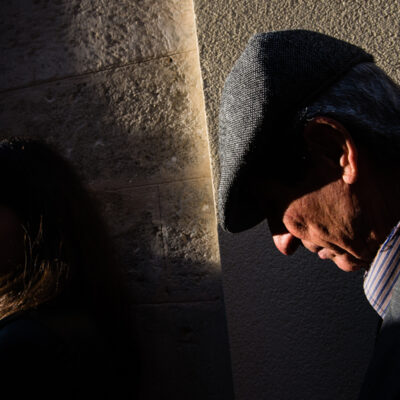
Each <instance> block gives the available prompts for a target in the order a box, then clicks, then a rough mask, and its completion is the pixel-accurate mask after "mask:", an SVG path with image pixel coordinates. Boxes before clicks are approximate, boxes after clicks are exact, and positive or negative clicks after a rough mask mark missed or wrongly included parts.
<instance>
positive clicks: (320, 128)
mask: <svg viewBox="0 0 400 400" xmlns="http://www.w3.org/2000/svg"><path fill="white" fill-rule="evenodd" d="M303 134H304V139H305V142H306V145H307V148H308V150H309V152H310V155H311V156H312V157H313V156H318V157H322V158H324V159H325V160H326V161H327V162H328V163H329V164H330V165H331V166H332V167H334V168H340V169H341V175H342V179H343V181H344V182H345V183H347V184H352V183H354V182H355V181H356V180H357V177H358V159H357V149H356V146H355V144H354V141H353V139H352V138H351V136H350V134H349V132H348V131H347V129H346V128H345V127H344V126H343V125H342V124H341V123H340V122H338V121H336V120H335V119H333V118H330V117H322V116H321V117H315V118H313V119H312V120H310V121H308V122H307V123H306V125H305V127H304V132H303Z"/></svg>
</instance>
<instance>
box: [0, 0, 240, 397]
mask: <svg viewBox="0 0 400 400" xmlns="http://www.w3.org/2000/svg"><path fill="white" fill-rule="evenodd" d="M124 4H125V5H126V3H124ZM129 4H131V3H129ZM132 4H133V5H130V6H129V7H136V6H135V5H134V4H136V3H135V2H132ZM91 7H92V8H93V9H91ZM119 7H120V5H119V3H118V5H117V3H115V4H114V2H111V3H110V5H106V6H105V5H104V4H103V5H102V4H100V3H98V4H97V5H94V6H92V5H90V4H89V2H85V1H84V2H76V1H71V2H69V1H65V2H63V1H61V2H54V3H53V2H48V1H44V0H43V1H40V0H31V1H24V2H22V1H15V2H14V1H5V2H2V4H1V6H0V11H1V14H2V15H3V17H4V20H5V21H6V23H5V24H1V27H0V44H1V48H2V49H3V54H2V59H3V60H7V63H4V64H3V65H2V67H1V72H2V74H1V75H2V79H1V80H0V121H1V134H4V135H7V136H39V137H42V138H43V139H45V140H46V141H48V142H50V143H52V144H54V145H55V147H56V148H58V149H59V150H60V152H61V153H62V154H63V155H64V156H66V157H67V158H68V159H69V160H70V161H71V162H72V163H73V165H74V166H75V168H76V169H77V171H78V172H79V174H80V175H81V177H82V178H83V179H84V181H85V182H86V183H87V184H88V185H89V187H90V188H91V189H92V190H93V191H94V192H95V194H96V196H97V197H98V199H99V200H100V202H101V205H102V208H103V212H104V215H105V217H106V219H107V221H108V224H109V226H110V231H111V234H112V236H113V238H114V241H115V243H116V246H117V249H118V252H119V254H120V257H121V261H122V264H123V267H124V268H125V270H126V276H127V278H126V283H127V285H129V287H130V288H131V293H132V323H133V324H134V330H135V332H136V338H135V341H136V342H137V344H136V351H137V353H136V354H133V355H132V363H133V364H134V363H136V362H137V360H139V364H140V370H141V374H140V377H139V380H140V381H141V389H140V390H141V392H142V393H141V397H142V398H145V399H156V398H174V399H176V400H178V399H188V398H190V399H197V398H198V399H201V400H204V399H208V398H210V399H232V398H233V394H232V382H231V372H230V362H229V359H230V357H229V350H228V338H227V332H226V321H225V313H224V307H223V301H222V291H221V286H220V285H221V284H220V268H219V256H218V244H217V237H216V235H217V233H216V228H215V226H214V221H215V218H214V208H213V197H212V192H211V187H210V179H209V176H205V175H204V176H203V175H202V174H203V171H204V168H203V167H204V165H208V154H205V153H204V151H203V149H204V148H205V149H206V148H207V146H206V142H205V138H204V131H203V129H204V128H203V125H202V123H201V121H200V120H201V117H200V116H199V115H197V114H199V112H198V109H197V108H196V106H193V99H192V98H191V97H190V95H188V94H187V93H186V91H185V85H192V86H194V85H196V84H197V83H195V82H194V80H195V79H197V77H192V76H190V73H189V72H188V71H191V68H192V65H191V64H190V62H189V61H186V60H185V58H184V56H185V55H175V56H172V57H164V58H160V59H158V60H153V61H147V62H141V63H136V64H135V63H131V62H130V61H132V60H129V59H128V58H127V57H126V55H124V54H123V49H121V47H120V46H119V45H118V43H119V42H122V41H123V40H126V38H127V36H126V35H127V32H125V34H123V32H124V24H113V23H112V21H113V19H118V18H120V16H118V15H117V14H118V12H119V11H120V10H119ZM121 7H123V5H121ZM89 11H90V12H89ZM104 14H107V18H105V17H104ZM131 14H132V13H131ZM135 15H136V14H135ZM129 18H134V19H135V18H137V16H136V17H132V16H129ZM105 21H106V22H105ZM129 21H130V23H132V21H131V20H129ZM103 23H107V25H106V27H104V26H103V25H102V24H103ZM111 27H112V29H111ZM118 29H120V31H118ZM115 30H117V31H118V32H116V31H115ZM121 32H122V33H121ZM111 34H112V35H114V36H113V37H111V36H110V37H109V35H111ZM121 35H122V36H121ZM107 46H110V51H109V50H107V48H106V47H107ZM113 46H114V47H113ZM128 48H129V46H128ZM4 49H5V50H4ZM93 49H95V51H93ZM124 64H126V65H124ZM114 66H115V67H114ZM165 79H169V80H170V81H171V85H169V86H166V85H165V84H163V81H164V80H165ZM199 143H200V144H199ZM199 168H200V170H201V173H200V174H199V175H197V176H198V177H197V178H190V179H187V177H191V176H195V175H194V173H195V171H197V170H198V169H199ZM202 168H203V169H202ZM177 177H178V178H179V179H181V178H182V179H181V180H179V179H178V178H177Z"/></svg>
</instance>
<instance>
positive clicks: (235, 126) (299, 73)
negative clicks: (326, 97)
mask: <svg viewBox="0 0 400 400" xmlns="http://www.w3.org/2000/svg"><path fill="white" fill-rule="evenodd" d="M372 61H373V57H372V56H371V55H370V54H368V53H366V52H365V51H364V50H362V49H361V48H359V47H357V46H354V45H352V44H350V43H347V42H344V41H342V40H339V39H336V38H333V37H330V36H327V35H324V34H321V33H317V32H311V31H305V30H292V31H277V32H268V33H259V34H256V35H255V36H253V37H252V38H251V39H250V41H249V43H248V44H247V46H246V48H245V50H244V52H243V53H242V55H241V56H240V57H239V59H238V60H237V61H236V63H235V65H234V67H233V69H232V71H231V72H230V74H229V75H228V77H227V79H226V82H225V86H224V89H223V92H222V97H221V107H220V114H219V159H220V176H219V189H218V217H219V222H220V224H221V226H222V227H223V228H224V229H225V230H227V231H230V232H240V231H243V230H245V229H248V228H251V227H253V226H255V225H256V224H258V223H259V222H261V221H262V220H263V219H265V210H263V209H261V208H259V207H258V205H257V201H255V198H254V193H253V192H254V191H252V190H249V187H248V182H249V177H251V175H254V174H258V175H259V174H260V172H263V171H262V170H265V171H266V173H268V174H269V175H270V176H273V175H274V173H275V171H274V170H273V169H274V168H277V167H278V169H279V163H281V164H282V165H283V164H287V162H288V161H291V160H288V158H293V154H294V153H293V152H292V151H288V148H290V145H291V144H293V143H295V142H296V140H295V137H294V136H295V130H294V129H293V123H294V119H295V117H296V116H297V115H298V113H299V111H300V110H301V109H303V108H304V107H305V106H306V105H307V104H310V102H311V101H312V100H313V99H315V97H316V96H318V94H320V93H321V92H323V91H324V90H325V89H326V88H327V87H329V86H330V85H332V83H334V82H336V81H337V80H339V79H340V78H341V77H342V76H343V75H344V74H345V73H346V72H348V71H349V70H350V69H351V68H352V67H353V66H354V65H356V64H358V63H363V62H372ZM271 160H273V161H274V162H271ZM292 161H293V160H292Z"/></svg>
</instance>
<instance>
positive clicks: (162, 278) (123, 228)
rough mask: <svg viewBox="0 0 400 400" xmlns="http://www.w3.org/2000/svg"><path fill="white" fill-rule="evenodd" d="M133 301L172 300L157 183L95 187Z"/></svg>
mask: <svg viewBox="0 0 400 400" xmlns="http://www.w3.org/2000/svg"><path fill="white" fill-rule="evenodd" d="M95 195H96V197H97V198H98V200H99V202H100V205H101V210H102V212H103V215H104V216H105V218H106V220H107V222H108V226H109V230H110V233H111V236H112V239H113V242H114V246H115V249H116V252H117V259H118V261H119V262H120V263H121V267H122V268H123V270H124V274H125V278H126V280H125V282H126V284H127V285H128V287H129V291H130V294H131V301H132V302H133V303H151V302H162V301H167V300H168V295H167V293H166V290H165V288H166V267H165V256H164V246H163V238H162V231H161V222H160V206H159V191H158V187H157V186H146V187H136V188H120V189H107V188H95Z"/></svg>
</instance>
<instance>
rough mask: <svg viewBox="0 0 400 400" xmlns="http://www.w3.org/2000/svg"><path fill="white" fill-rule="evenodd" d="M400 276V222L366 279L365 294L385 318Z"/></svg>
mask: <svg viewBox="0 0 400 400" xmlns="http://www.w3.org/2000/svg"><path fill="white" fill-rule="evenodd" d="M399 276H400V222H399V223H398V224H397V225H396V226H395V227H394V228H393V230H392V232H391V233H390V235H389V236H388V237H387V239H386V240H385V242H384V243H383V245H382V246H381V247H380V249H379V251H378V253H377V254H376V256H375V259H374V261H373V262H372V264H371V267H370V269H369V270H368V271H367V272H366V274H365V277H364V293H365V296H366V297H367V299H368V301H369V302H370V304H371V306H372V307H373V308H374V309H375V311H376V312H377V313H378V314H379V315H380V316H381V317H382V318H384V317H385V314H386V311H387V309H388V306H389V303H390V299H391V297H392V292H393V288H394V285H395V284H396V282H397V279H398V278H399Z"/></svg>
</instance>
